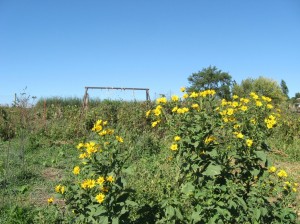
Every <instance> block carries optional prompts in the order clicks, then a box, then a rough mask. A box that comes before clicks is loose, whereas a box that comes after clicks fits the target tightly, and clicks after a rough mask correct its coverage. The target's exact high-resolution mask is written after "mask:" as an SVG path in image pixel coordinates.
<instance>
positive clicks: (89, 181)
mask: <svg viewBox="0 0 300 224" xmlns="http://www.w3.org/2000/svg"><path fill="white" fill-rule="evenodd" d="M95 186H96V181H95V180H93V179H86V180H84V181H83V182H82V183H81V187H82V188H83V189H87V188H93V187H95Z"/></svg>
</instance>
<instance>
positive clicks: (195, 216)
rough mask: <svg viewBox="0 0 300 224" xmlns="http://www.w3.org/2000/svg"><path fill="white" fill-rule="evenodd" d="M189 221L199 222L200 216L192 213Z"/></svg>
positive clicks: (197, 213)
mask: <svg viewBox="0 0 300 224" xmlns="http://www.w3.org/2000/svg"><path fill="white" fill-rule="evenodd" d="M191 219H192V221H193V223H197V222H199V221H201V216H200V214H199V212H193V213H192V216H191Z"/></svg>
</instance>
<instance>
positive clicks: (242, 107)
mask: <svg viewBox="0 0 300 224" xmlns="http://www.w3.org/2000/svg"><path fill="white" fill-rule="evenodd" d="M240 109H241V110H242V111H246V110H248V107H247V106H241V108H240Z"/></svg>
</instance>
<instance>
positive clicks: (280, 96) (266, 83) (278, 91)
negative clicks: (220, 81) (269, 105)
mask: <svg viewBox="0 0 300 224" xmlns="http://www.w3.org/2000/svg"><path fill="white" fill-rule="evenodd" d="M250 92H256V93H259V94H261V95H264V96H267V97H270V98H272V99H273V101H274V102H275V103H280V102H282V101H284V100H286V95H285V94H284V93H283V91H282V88H281V86H280V85H279V84H278V83H277V82H276V81H275V80H273V79H270V78H266V77H262V76H260V77H259V78H257V79H253V78H248V79H245V80H243V81H242V82H241V84H235V85H234V86H233V89H232V93H233V94H235V95H238V96H245V97H246V96H249V93H250Z"/></svg>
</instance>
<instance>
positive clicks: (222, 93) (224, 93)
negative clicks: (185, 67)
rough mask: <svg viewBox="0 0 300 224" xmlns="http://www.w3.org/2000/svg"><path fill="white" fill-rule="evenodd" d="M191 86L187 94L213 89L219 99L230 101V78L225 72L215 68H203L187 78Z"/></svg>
mask: <svg viewBox="0 0 300 224" xmlns="http://www.w3.org/2000/svg"><path fill="white" fill-rule="evenodd" d="M188 81H189V83H190V84H191V86H190V87H188V91H189V92H193V91H203V90H207V89H214V90H215V91H216V92H217V95H218V96H219V97H220V98H225V99H230V91H231V86H232V80H231V76H230V75H229V74H228V73H227V72H222V71H221V70H218V69H217V67H216V66H213V67H212V66H209V67H207V68H203V69H202V70H201V71H199V72H197V73H193V74H192V75H190V76H189V77H188Z"/></svg>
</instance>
